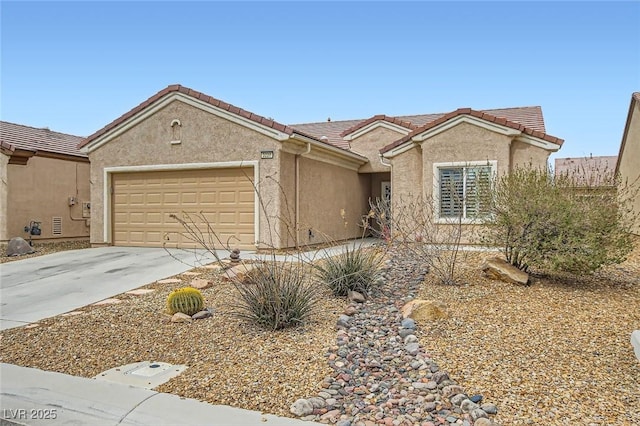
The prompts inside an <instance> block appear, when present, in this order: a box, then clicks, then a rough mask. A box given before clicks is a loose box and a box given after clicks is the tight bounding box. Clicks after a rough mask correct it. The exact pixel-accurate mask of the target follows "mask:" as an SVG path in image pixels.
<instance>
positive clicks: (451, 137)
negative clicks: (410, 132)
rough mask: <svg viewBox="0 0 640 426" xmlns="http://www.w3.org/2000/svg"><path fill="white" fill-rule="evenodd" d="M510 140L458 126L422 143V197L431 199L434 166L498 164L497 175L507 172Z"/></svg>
mask: <svg viewBox="0 0 640 426" xmlns="http://www.w3.org/2000/svg"><path fill="white" fill-rule="evenodd" d="M510 141H511V138H510V137H508V136H504V135H501V134H498V133H495V132H492V131H490V130H487V129H484V128H482V127H479V126H475V125H473V124H469V123H461V124H459V125H457V126H455V127H453V128H451V129H449V130H448V131H446V132H442V133H439V134H437V135H435V136H434V137H432V138H430V139H427V140H426V141H424V142H423V143H422V165H423V168H422V173H423V177H424V184H425V187H424V195H425V196H427V197H430V196H431V194H432V191H433V186H434V184H435V180H434V175H433V166H434V164H437V163H451V162H453V163H465V162H484V161H497V170H496V173H503V172H506V171H508V170H509V159H510V155H509V145H510Z"/></svg>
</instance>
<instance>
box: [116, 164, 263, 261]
mask: <svg viewBox="0 0 640 426" xmlns="http://www.w3.org/2000/svg"><path fill="white" fill-rule="evenodd" d="M253 176H254V173H253V168H251V167H236V168H213V169H196V170H160V171H142V172H140V171H136V172H123V173H112V174H111V184H112V203H111V205H112V208H113V212H112V215H111V217H112V221H113V222H112V227H111V229H112V232H113V237H112V238H113V239H112V241H113V244H114V245H116V246H135V247H162V246H163V244H167V245H168V246H169V247H176V246H179V247H190V246H193V244H192V241H191V240H190V239H189V238H188V237H187V236H186V235H185V229H184V228H183V226H182V225H180V223H178V222H177V221H176V220H175V219H173V218H171V217H170V216H171V215H172V214H173V215H177V216H178V217H183V215H184V213H188V214H191V215H193V214H198V213H202V214H203V216H204V217H206V220H207V222H208V223H209V224H210V225H211V227H212V228H213V230H214V231H215V232H216V233H217V235H218V236H219V237H220V239H221V240H222V241H224V242H226V241H229V243H230V246H231V247H238V248H241V249H254V248H255V241H256V238H255V191H254V187H253V184H252V181H251V179H252V178H253ZM193 217H194V216H192V218H193ZM198 225H199V226H200V229H202V230H203V231H206V225H205V224H204V223H198ZM203 225H205V226H203ZM216 246H217V244H216Z"/></svg>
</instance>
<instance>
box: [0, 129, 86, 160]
mask: <svg viewBox="0 0 640 426" xmlns="http://www.w3.org/2000/svg"><path fill="white" fill-rule="evenodd" d="M82 139H83V138H82V137H80V136H74V135H68V134H66V133H60V132H54V131H52V130H49V129H47V128H35V127H29V126H23V125H21V124H15V123H9V122H7V121H0V145H2V147H3V148H6V149H9V150H11V151H15V150H22V151H29V152H33V153H34V154H36V155H37V154H38V153H42V152H47V153H52V154H62V155H70V156H74V157H82V158H87V155H86V154H84V153H82V152H80V150H79V149H78V144H79V143H80V142H81V141H82Z"/></svg>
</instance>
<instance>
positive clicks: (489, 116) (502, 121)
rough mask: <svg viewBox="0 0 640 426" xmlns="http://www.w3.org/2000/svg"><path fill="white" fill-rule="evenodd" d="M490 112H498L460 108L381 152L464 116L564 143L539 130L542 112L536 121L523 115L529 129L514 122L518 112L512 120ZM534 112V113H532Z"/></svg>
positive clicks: (542, 125)
mask: <svg viewBox="0 0 640 426" xmlns="http://www.w3.org/2000/svg"><path fill="white" fill-rule="evenodd" d="M533 108H539V107H533ZM516 109H518V110H525V108H516ZM490 111H497V112H494V113H491V112H488V111H477V110H474V109H471V108H459V109H457V110H455V111H452V112H450V113H448V114H443V115H442V116H440V117H439V118H437V119H435V120H432V121H430V122H428V123H427V124H425V125H423V126H421V127H419V128H417V129H415V130H413V131H412V132H411V133H409V134H408V135H406V136H405V137H403V138H401V139H398V140H397V141H395V142H393V143H391V144H389V145H387V146H385V147H384V148H382V149H381V150H380V152H381V153H385V152H388V151H391V150H392V149H394V148H396V147H398V146H400V145H402V144H404V143H406V142H408V141H410V140H411V139H412V138H413V137H414V136H416V135H419V134H421V133H424V132H426V131H427V130H429V129H432V128H434V127H436V126H439V125H441V124H444V123H446V122H447V121H449V120H452V119H454V118H456V117H460V116H463V115H469V116H472V117H476V118H479V119H481V120H484V121H487V122H491V123H495V124H498V125H501V126H504V127H507V128H512V129H515V130H518V131H520V132H522V133H524V134H525V135H529V136H533V137H535V138H539V139H542V140H544V141H547V142H550V143H553V144H555V145H558V146H561V145H562V143H563V142H564V140H563V139H560V138H557V137H555V136H551V135H548V134H547V133H545V131H544V130H538V129H544V122H543V121H542V112H541V110H540V119H539V120H538V119H535V118H534V117H535V115H534V114H524V115H523V117H522V118H523V121H528V122H529V123H530V126H531V125H533V126H535V128H534V127H527V126H525V125H524V124H521V123H519V122H516V121H513V120H514V119H516V118H517V112H516V113H515V114H510V116H511V118H510V119H509V118H507V117H504V115H505V114H504V111H505V109H502V110H490ZM520 112H524V111H520ZM531 112H533V111H531ZM494 114H501V115H494Z"/></svg>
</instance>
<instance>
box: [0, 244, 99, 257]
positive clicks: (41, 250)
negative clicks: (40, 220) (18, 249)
mask: <svg viewBox="0 0 640 426" xmlns="http://www.w3.org/2000/svg"><path fill="white" fill-rule="evenodd" d="M32 247H33V249H34V250H35V251H36V252H35V253H32V254H25V255H22V256H6V253H7V243H3V244H0V263H6V262H15V261H16V260H22V259H27V258H30V257H37V256H42V255H45V254H51V253H56V252H59V251H66V250H79V249H85V248H89V247H91V244H90V243H89V240H88V239H82V240H70V241H57V242H39V241H34V242H33V246H32Z"/></svg>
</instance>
